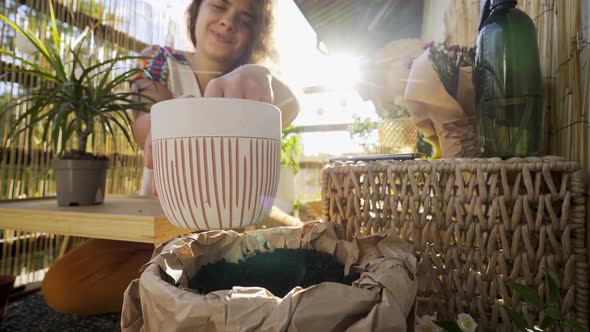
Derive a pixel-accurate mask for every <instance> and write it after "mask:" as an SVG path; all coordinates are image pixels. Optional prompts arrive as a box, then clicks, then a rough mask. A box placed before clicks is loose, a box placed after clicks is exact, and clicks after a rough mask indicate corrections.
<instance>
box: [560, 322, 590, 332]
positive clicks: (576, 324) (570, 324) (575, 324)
mask: <svg viewBox="0 0 590 332" xmlns="http://www.w3.org/2000/svg"><path fill="white" fill-rule="evenodd" d="M564 324H565V326H567V327H569V328H570V329H572V330H574V331H588V329H586V328H584V326H583V325H582V324H581V323H580V322H579V321H577V320H576V319H566V320H565V321H564Z"/></svg>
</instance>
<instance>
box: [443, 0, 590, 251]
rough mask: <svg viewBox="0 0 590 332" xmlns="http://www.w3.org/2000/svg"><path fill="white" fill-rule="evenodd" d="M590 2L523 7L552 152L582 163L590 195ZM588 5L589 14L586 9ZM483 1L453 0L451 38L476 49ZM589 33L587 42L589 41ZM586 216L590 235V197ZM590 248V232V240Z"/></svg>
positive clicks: (541, 1) (523, 0) (524, 0)
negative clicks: (533, 34)
mask: <svg viewBox="0 0 590 332" xmlns="http://www.w3.org/2000/svg"><path fill="white" fill-rule="evenodd" d="M588 2H589V1H588V0H520V1H518V7H519V8H521V9H522V10H524V11H525V12H526V13H527V14H528V15H529V16H530V17H531V18H532V19H533V21H534V22H535V25H536V27H537V37H538V38H537V41H538V44H539V52H540V57H541V70H542V74H543V91H544V99H545V100H544V101H545V102H544V107H545V108H546V110H547V113H548V120H549V121H548V124H549V128H548V129H549V130H548V133H547V141H548V148H549V150H548V154H552V155H558V156H562V157H565V158H568V159H570V160H575V161H578V162H579V163H580V164H581V165H582V167H584V169H585V171H586V175H587V177H586V190H587V193H588V192H589V191H590V138H589V132H590V122H589V120H590V107H589V98H590V95H589V93H590V92H589V90H590V88H589V83H590V52H588V49H589V47H588V46H589V45H590V44H589V40H588V39H589V38H588V36H590V24H588V23H587V27H586V29H587V31H584V30H583V25H582V22H583V18H584V17H585V22H588V21H589V18H588V16H590V12H588V11H589V9H588V7H590V4H589V3H588ZM583 4H585V5H586V7H585V8H586V10H583V8H584V6H583ZM479 11H480V1H472V0H452V1H451V4H450V6H449V8H448V10H447V12H446V13H445V25H446V38H447V40H448V41H449V42H451V43H456V44H461V45H474V44H475V40H476V37H477V25H478V20H479ZM584 35H585V36H586V38H585V39H584ZM586 216H587V220H588V227H587V229H589V231H590V199H587V205H586ZM587 239H588V245H587V247H590V233H589V234H588V236H587Z"/></svg>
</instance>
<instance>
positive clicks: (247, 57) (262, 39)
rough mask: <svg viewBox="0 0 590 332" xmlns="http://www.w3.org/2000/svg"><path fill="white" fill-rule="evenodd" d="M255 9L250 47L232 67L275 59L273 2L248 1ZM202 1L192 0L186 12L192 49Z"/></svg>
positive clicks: (195, 44) (195, 39)
mask: <svg viewBox="0 0 590 332" xmlns="http://www.w3.org/2000/svg"><path fill="white" fill-rule="evenodd" d="M250 1H253V2H254V4H253V6H252V8H255V10H256V12H255V20H254V21H255V24H254V25H253V27H252V40H251V42H250V43H249V45H250V47H249V48H248V49H247V50H246V52H245V54H244V55H242V56H241V57H240V59H239V60H238V61H237V63H235V64H234V65H233V66H232V67H233V68H235V67H238V66H240V65H244V64H249V63H256V64H258V63H261V62H263V61H264V60H266V59H274V58H275V57H276V50H275V49H274V43H273V40H272V31H273V27H274V19H273V14H272V10H273V8H272V7H273V1H272V0H250ZM202 2H203V0H193V1H192V3H191V4H190V5H189V7H188V8H187V10H186V23H187V29H188V31H189V34H190V40H191V42H192V44H193V46H194V47H197V36H196V34H195V27H196V25H197V17H198V16H199V8H201V3H202Z"/></svg>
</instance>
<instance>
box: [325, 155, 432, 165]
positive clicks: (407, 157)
mask: <svg viewBox="0 0 590 332" xmlns="http://www.w3.org/2000/svg"><path fill="white" fill-rule="evenodd" d="M422 157H424V156H423V155H422V154H420V153H400V154H378V155H370V156H355V157H341V158H332V159H330V162H331V163H333V162H336V161H377V160H415V159H417V158H422Z"/></svg>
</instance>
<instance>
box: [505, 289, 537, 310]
mask: <svg viewBox="0 0 590 332" xmlns="http://www.w3.org/2000/svg"><path fill="white" fill-rule="evenodd" d="M509 285H510V288H512V289H513V290H514V291H515V292H517V293H518V294H519V295H520V296H521V297H522V298H523V299H524V300H525V301H526V303H528V304H532V305H534V306H535V307H537V308H538V309H541V310H542V309H543V307H544V306H545V305H544V304H543V299H542V298H541V296H540V295H539V294H537V292H535V291H534V290H533V289H532V288H530V287H527V286H525V285H523V284H519V283H517V282H510V283H509Z"/></svg>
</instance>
